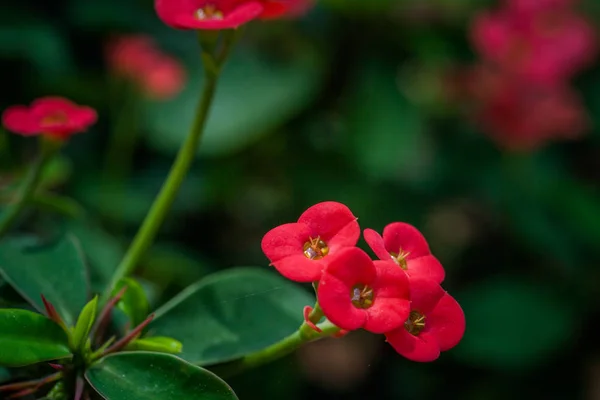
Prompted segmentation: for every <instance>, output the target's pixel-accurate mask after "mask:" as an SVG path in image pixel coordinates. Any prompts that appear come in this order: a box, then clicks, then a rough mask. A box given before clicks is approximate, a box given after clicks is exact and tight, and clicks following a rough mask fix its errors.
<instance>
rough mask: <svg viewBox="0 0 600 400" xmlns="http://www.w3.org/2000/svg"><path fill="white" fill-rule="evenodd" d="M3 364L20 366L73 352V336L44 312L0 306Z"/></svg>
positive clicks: (0, 361) (0, 349)
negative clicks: (2, 308)
mask: <svg viewBox="0 0 600 400" xmlns="http://www.w3.org/2000/svg"><path fill="white" fill-rule="evenodd" d="M0 343H1V345H0V365H3V366H6V367H20V366H24V365H29V364H34V363H38V362H42V361H49V360H56V359H59V358H65V357H70V356H71V351H70V350H69V338H68V337H67V335H66V333H65V332H64V331H63V330H62V328H61V327H60V326H58V325H57V324H55V323H54V322H52V321H51V320H49V319H48V318H46V317H44V316H43V315H40V314H37V313H34V312H31V311H26V310H15V309H4V310H0Z"/></svg>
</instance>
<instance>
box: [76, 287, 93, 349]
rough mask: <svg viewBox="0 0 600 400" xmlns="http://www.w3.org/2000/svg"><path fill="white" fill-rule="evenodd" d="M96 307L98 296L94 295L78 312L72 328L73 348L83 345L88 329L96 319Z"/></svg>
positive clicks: (90, 328) (79, 347) (89, 329)
mask: <svg viewBox="0 0 600 400" xmlns="http://www.w3.org/2000/svg"><path fill="white" fill-rule="evenodd" d="M97 307H98V296H94V298H93V299H92V300H91V301H90V302H89V303H87V304H86V305H85V307H83V310H81V314H79V318H78V319H77V324H76V325H75V329H74V330H73V348H76V349H81V348H83V346H84V345H85V343H86V341H87V339H88V336H89V334H90V331H91V330H92V325H93V324H94V320H95V319H96V308H97Z"/></svg>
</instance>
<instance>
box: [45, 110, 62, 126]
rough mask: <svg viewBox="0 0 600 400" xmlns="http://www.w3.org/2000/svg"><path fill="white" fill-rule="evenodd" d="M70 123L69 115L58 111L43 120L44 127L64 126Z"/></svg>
mask: <svg viewBox="0 0 600 400" xmlns="http://www.w3.org/2000/svg"><path fill="white" fill-rule="evenodd" d="M67 121H68V118H67V114H65V113H64V112H62V111H57V112H55V113H52V114H50V115H48V116H46V117H44V118H42V125H56V124H64V123H65V122H67Z"/></svg>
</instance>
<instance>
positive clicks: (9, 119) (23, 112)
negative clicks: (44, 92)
mask: <svg viewBox="0 0 600 400" xmlns="http://www.w3.org/2000/svg"><path fill="white" fill-rule="evenodd" d="M97 118H98V117H97V114H96V111H95V110H94V109H92V108H90V107H86V106H79V105H77V104H75V103H73V102H71V101H70V100H67V99H65V98H62V97H42V98H39V99H37V100H35V101H34V102H33V103H31V106H29V107H27V106H21V105H17V106H12V107H9V108H7V109H6V110H4V113H3V114H2V123H3V125H4V126H5V127H6V129H8V130H9V131H12V132H15V133H18V134H20V135H23V136H36V135H47V136H49V137H52V138H54V139H58V140H66V139H68V138H69V137H70V136H71V135H73V134H75V133H79V132H84V131H86V130H87V129H88V128H89V127H90V126H91V125H93V124H94V123H95V122H96V119H97Z"/></svg>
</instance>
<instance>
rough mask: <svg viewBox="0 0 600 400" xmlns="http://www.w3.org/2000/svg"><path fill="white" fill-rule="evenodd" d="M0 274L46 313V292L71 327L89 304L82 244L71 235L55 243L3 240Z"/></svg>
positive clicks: (0, 249)
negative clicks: (40, 244)
mask: <svg viewBox="0 0 600 400" xmlns="http://www.w3.org/2000/svg"><path fill="white" fill-rule="evenodd" d="M0 274H1V275H2V276H3V277H4V279H6V281H7V282H8V283H9V284H10V285H11V286H12V287H13V288H14V289H15V290H17V291H18V292H19V294H21V296H23V297H24V298H25V299H26V300H27V301H28V302H29V303H30V304H31V305H33V306H34V307H35V308H36V309H37V310H39V311H40V312H42V313H43V312H44V310H45V309H44V303H43V302H42V298H41V295H42V294H43V295H44V296H45V297H46V299H47V300H48V301H49V302H50V303H52V304H53V305H54V307H55V308H56V311H58V313H59V315H60V316H61V317H62V318H63V320H64V321H65V323H66V324H67V325H68V326H73V325H75V321H76V318H77V315H78V314H79V311H81V309H83V307H84V306H85V304H86V303H87V297H88V279H87V272H86V268H85V264H84V263H83V258H82V254H81V251H80V250H79V244H78V243H77V241H76V239H75V238H74V237H72V236H70V235H67V236H65V237H63V238H62V239H61V240H60V241H59V242H58V243H56V244H54V245H52V246H48V245H44V246H27V245H24V244H23V242H22V241H20V240H14V239H13V240H11V239H4V240H2V242H1V243H0Z"/></svg>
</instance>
